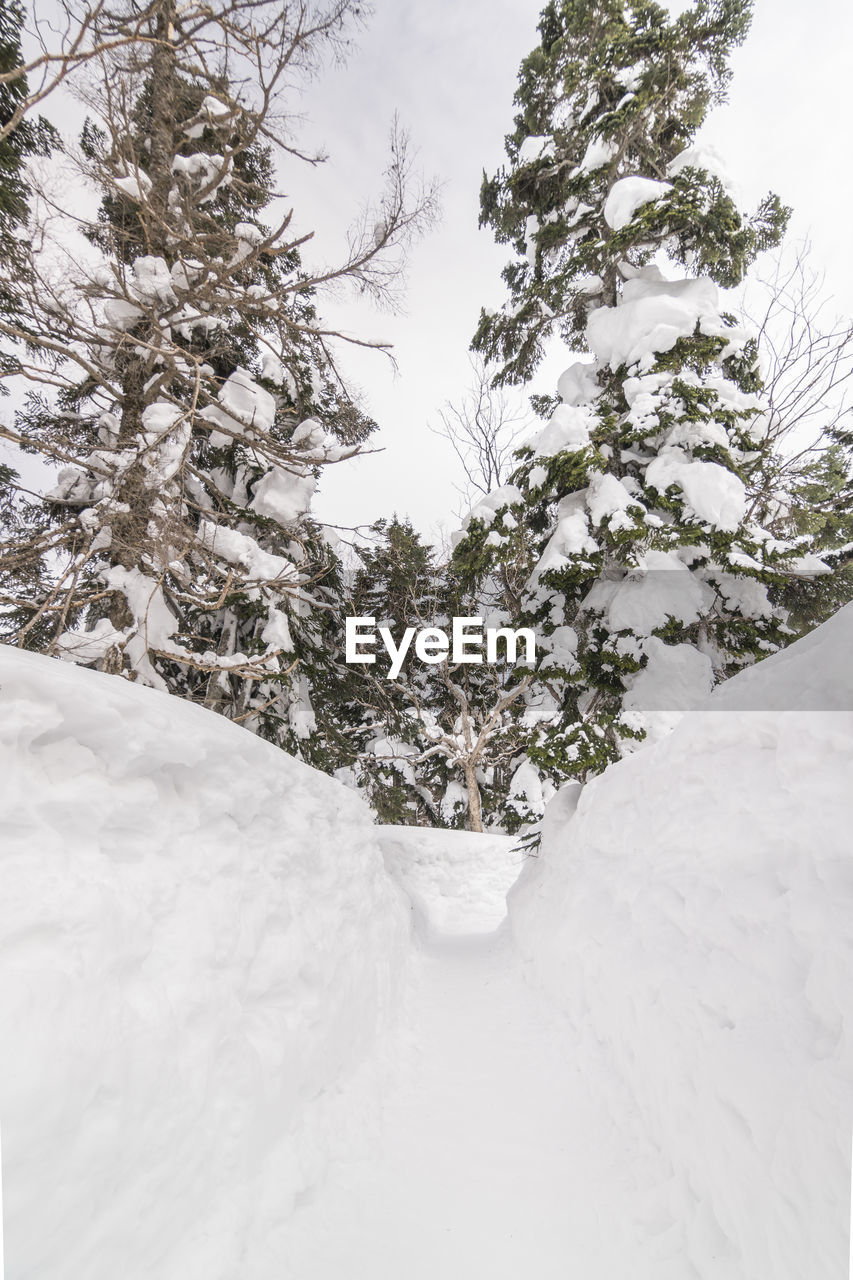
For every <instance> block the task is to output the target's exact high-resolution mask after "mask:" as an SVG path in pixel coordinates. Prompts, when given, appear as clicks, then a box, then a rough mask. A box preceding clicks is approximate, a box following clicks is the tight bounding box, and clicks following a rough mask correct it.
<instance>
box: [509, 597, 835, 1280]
mask: <svg viewBox="0 0 853 1280" xmlns="http://www.w3.org/2000/svg"><path fill="white" fill-rule="evenodd" d="M851 645H853V606H848V607H847V608H846V609H845V610H843V611H842V612H841V613H840V614H838V615H837V616H836V617H835V618H833V619H832V620H831V621H830V622H829V623H827V624H826V625H825V626H823V627H822V628H820V629H819V630H818V631H817V632H815V633H813V634H812V635H811V636H809V637H808V638H807V639H805V640H803V641H800V642H799V643H798V644H796V645H794V646H793V647H792V648H790V649H789V650H787V651H785V652H784V653H781V654H779V655H777V656H774V657H772V658H769V659H767V660H766V661H764V662H762V663H760V664H759V665H758V666H756V667H754V668H752V669H750V670H748V671H746V672H744V673H742V674H741V675H739V676H737V677H735V678H734V679H733V680H731V681H729V682H728V683H727V684H726V685H725V686H724V687H723V688H722V689H721V690H720V691H719V692H717V693H715V694H714V695H713V696H712V697H711V699H710V700H709V701H708V702H707V703H706V704H704V708H703V709H701V710H696V711H692V712H690V713H688V714H687V715H686V716H685V717H684V719H683V720H682V722H681V723H680V724H679V725H678V727H677V728H676V729H675V730H674V732H673V733H672V734H671V735H670V736H669V737H667V738H666V739H664V740H663V741H662V742H660V743H659V744H657V745H655V746H652V747H648V748H645V749H644V750H643V751H642V752H641V753H638V754H637V755H635V756H632V757H630V758H629V759H627V760H624V761H622V762H620V763H619V764H617V765H615V766H613V767H612V768H611V769H609V770H608V771H607V772H606V773H605V774H604V776H603V777H601V778H599V779H598V780H596V781H595V782H592V783H590V784H589V786H587V787H586V788H585V789H584V791H583V793H582V796H581V799H580V804H579V805H578V807H577V812H576V813H574V815H573V814H572V809H573V807H574V804H575V802H576V800H577V789H574V790H573V791H572V792H571V793H569V794H568V795H566V796H565V798H564V797H563V793H562V792H561V793H559V794H558V796H557V797H556V798H555V800H554V801H553V802H552V804H551V805H550V806H549V809H548V810H547V811H546V819H545V822H546V828H545V831H544V835H543V845H542V851H541V854H542V856H541V857H540V858H539V859H537V860H536V861H535V862H531V864H530V867H529V869H528V871H527V872H526V873H525V875H524V877H523V878H522V881H521V882H520V883H519V885H518V887H517V888H516V889H515V890H514V891H513V893H512V894H511V897H510V919H511V922H512V927H513V932H514V936H515V938H516V941H517V944H518V946H519V947H520V948H521V951H522V952H523V954H524V956H525V957H526V962H527V971H528V974H529V976H530V977H531V979H532V980H534V981H535V982H536V983H537V984H538V985H540V986H541V987H543V988H544V989H545V990H546V991H547V992H549V993H550V995H551V997H552V998H553V999H554V1000H555V1001H556V1003H557V1004H558V1006H559V1007H560V1008H561V1009H562V1010H563V1012H564V1014H565V1015H566V1016H567V1018H568V1020H569V1022H570V1024H571V1025H572V1026H573V1028H574V1029H575V1031H576V1037H577V1038H576V1045H575V1052H574V1055H573V1061H574V1062H575V1063H576V1064H577V1065H578V1066H579V1067H580V1069H581V1071H582V1072H583V1073H584V1075H585V1076H586V1077H587V1078H595V1079H596V1081H597V1094H598V1098H599V1100H603V1099H607V1104H608V1106H609V1109H610V1112H611V1116H612V1119H611V1122H610V1123H611V1125H612V1126H613V1128H615V1129H616V1130H617V1131H619V1132H621V1133H622V1135H623V1141H624V1144H625V1150H626V1159H628V1161H629V1164H628V1165H627V1166H626V1169H625V1180H624V1183H623V1185H622V1187H621V1188H620V1191H621V1199H620V1205H619V1212H618V1214H617V1212H616V1211H615V1210H614V1207H613V1206H612V1205H608V1206H606V1207H603V1202H602V1199H601V1197H600V1195H594V1203H595V1205H596V1206H597V1208H598V1209H599V1210H601V1212H602V1219H603V1221H604V1223H605V1224H609V1223H610V1222H614V1223H617V1224H618V1223H621V1222H624V1221H626V1220H629V1221H631V1222H632V1223H633V1226H634V1229H635V1230H636V1232H637V1239H636V1243H635V1248H634V1250H633V1252H632V1253H630V1254H627V1253H626V1255H625V1257H624V1258H623V1260H622V1263H621V1266H617V1267H614V1268H613V1269H612V1270H610V1271H608V1270H607V1269H606V1268H603V1267H602V1268H600V1269H595V1268H592V1269H589V1270H587V1271H586V1272H584V1274H586V1275H588V1276H595V1277H598V1276H599V1275H600V1276H602V1277H610V1276H615V1275H623V1274H625V1275H627V1274H630V1275H631V1276H632V1278H633V1280H652V1278H653V1277H654V1280H670V1278H671V1280H676V1278H679V1280H680V1278H681V1277H685V1276H692V1277H696V1278H697V1280H718V1278H719V1277H724V1278H725V1280H753V1278H754V1277H756V1276H772V1277H773V1280H802V1277H803V1276H811V1275H821V1276H832V1277H836V1276H837V1277H839V1280H840V1278H841V1277H842V1276H845V1275H846V1274H847V1267H848V1225H849V1210H850V1203H849V1193H850V1132H851V1127H853V1039H851V1034H850V1019H849V1010H850V991H851V988H853V877H851V874H850V856H851V854H850V837H849V832H850V827H851V821H853V807H851V793H850V785H849V782H850V777H851V770H853V671H851V667H850V661H849V654H850V649H851ZM608 1136H609V1130H608V1129H605V1130H604V1131H603V1132H602V1134H601V1135H600V1141H601V1142H606V1141H607V1140H608ZM644 1137H645V1138H649V1139H650V1140H651V1143H652V1145H653V1148H654V1149H655V1150H656V1152H657V1154H656V1155H655V1152H654V1150H653V1151H652V1152H651V1154H650V1161H651V1163H650V1167H649V1168H648V1169H647V1171H646V1175H645V1176H644V1177H642V1178H638V1177H637V1176H636V1157H635V1155H634V1151H635V1146H636V1144H637V1143H638V1142H639V1141H641V1140H642V1139H643V1138H644ZM628 1152H631V1155H630V1156H628V1155H627V1153H628Z"/></svg>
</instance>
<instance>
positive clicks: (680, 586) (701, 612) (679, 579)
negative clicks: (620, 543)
mask: <svg viewBox="0 0 853 1280" xmlns="http://www.w3.org/2000/svg"><path fill="white" fill-rule="evenodd" d="M713 604H714V592H713V590H712V588H711V587H710V586H708V584H707V583H706V582H703V581H702V579H701V578H699V577H697V576H696V574H694V573H691V572H690V570H689V569H688V567H687V565H685V564H684V562H683V561H682V560H680V559H679V558H678V556H677V555H676V553H675V552H674V551H646V552H644V553H643V554H642V555H641V556H640V557H638V565H637V568H636V569H633V570H631V571H630V572H627V573H626V574H625V576H624V577H622V578H621V579H615V580H614V579H611V578H599V579H598V580H597V581H596V582H595V583H594V584H593V586H592V588H591V589H590V591H589V594H588V595H587V597H586V599H585V600H584V603H583V607H584V609H586V610H591V611H595V612H597V613H599V614H601V616H602V617H603V618H604V620H605V621H606V623H607V627H608V629H609V630H610V631H632V632H633V633H634V635H637V636H650V635H651V634H652V632H653V631H656V630H657V629H658V628H660V627H665V626H666V624H667V622H668V621H669V620H670V619H671V618H675V619H676V620H677V621H678V622H680V623H682V624H683V625H684V626H689V625H690V624H691V623H694V622H698V621H699V620H700V618H703V617H707V615H708V613H709V612H710V610H711V608H712V607H713Z"/></svg>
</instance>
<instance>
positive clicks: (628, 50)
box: [455, 0, 816, 783]
mask: <svg viewBox="0 0 853 1280" xmlns="http://www.w3.org/2000/svg"><path fill="white" fill-rule="evenodd" d="M749 17H750V4H749V3H748V0H695V3H694V4H693V6H692V7H691V8H690V9H689V10H688V11H687V12H686V13H683V14H681V15H680V16H679V17H677V18H672V17H671V16H670V15H669V13H668V12H667V10H666V9H665V8H663V7H662V6H661V5H658V4H656V3H651V2H649V0H636V2H633V3H632V2H626V0H604V2H603V3H599V0H596V2H595V3H588V2H587V0H553V2H552V3H549V4H548V5H547V6H546V8H545V10H544V11H543V15H542V19H541V21H540V24H539V31H540V35H541V41H540V44H539V45H538V46H537V48H536V49H535V50H534V51H533V53H532V54H531V55H530V56H529V57H528V58H527V59H525V61H524V63H523V64H522V69H521V75H520V79H519V88H518V91H517V94H516V103H517V105H518V107H519V112H518V115H517V116H516V122H515V124H516V127H515V131H514V132H513V134H511V135H510V136H509V137H508V138H507V152H508V155H509V158H510V164H509V166H508V167H507V168H506V169H504V170H502V171H501V172H500V173H499V174H498V175H497V176H496V177H495V178H493V179H488V180H485V181H484V184H483V191H482V220H483V221H484V222H485V223H488V224H489V225H491V226H492V227H493V228H494V229H495V233H496V235H497V238H498V240H499V241H501V242H505V243H510V244H512V246H513V247H514V248H515V250H516V253H517V257H516V259H515V260H514V261H513V262H512V263H511V264H510V265H509V266H508V267H507V269H506V270H505V272H504V278H505V280H506V282H507V284H508V286H509V292H510V298H509V301H508V303H507V304H506V306H505V307H504V309H503V310H502V311H501V312H499V313H497V314H491V315H488V314H485V313H484V315H483V316H482V318H481V322H480V327H479V329H478V331H477V334H476V337H475V339H474V346H475V348H476V349H477V350H479V351H480V352H481V353H483V355H484V356H486V357H487V358H489V359H494V360H497V361H499V362H500V364H501V370H500V373H499V375H498V381H499V382H500V381H505V382H519V381H523V380H525V379H526V378H528V377H529V376H530V374H531V373H532V371H533V369H534V368H535V366H536V364H537V362H538V360H539V358H540V356H541V354H542V351H543V344H544V343H545V341H546V339H547V338H548V337H549V336H551V335H554V334H558V335H559V336H560V337H562V338H563V339H564V340H565V341H566V342H567V343H568V345H569V346H570V347H571V348H572V349H574V350H575V351H578V352H581V351H584V350H589V351H591V352H592V355H593V357H594V359H593V362H592V363H583V362H581V363H576V364H574V365H572V366H571V367H570V368H569V369H568V370H567V371H566V373H565V374H564V375H563V377H562V378H561V379H560V382H559V395H558V396H557V397H556V398H554V399H548V398H544V399H540V400H539V401H538V404H537V407H538V408H539V410H540V412H542V414H543V416H546V417H548V422H547V425H546V426H545V427H544V428H543V429H542V430H541V431H539V432H538V433H537V435H536V436H534V437H533V438H532V439H531V440H530V441H529V442H528V444H527V445H526V446H525V447H524V448H523V449H522V450H521V451H520V452H519V455H518V456H519V465H518V467H517V470H516V472H515V474H514V475H513V477H512V486H511V487H510V489H508V490H505V491H504V493H503V495H502V499H501V500H500V501H498V502H493V503H492V504H491V506H490V509H489V510H488V511H486V512H482V511H481V512H479V513H478V512H476V511H475V513H474V516H473V518H472V519H470V520H469V522H468V527H467V530H466V532H465V536H464V537H463V538H462V540H461V541H460V542H459V545H458V546H457V549H456V555H455V562H456V568H457V571H458V572H459V574H460V575H461V577H462V580H463V581H464V582H465V583H466V584H467V585H468V587H469V588H470V589H471V590H477V588H478V584H481V583H482V582H484V581H486V580H490V581H492V582H493V583H494V582H498V583H500V580H501V575H502V574H504V575H505V576H506V583H505V584H504V585H505V596H504V598H505V603H506V607H507V609H508V612H509V613H510V614H511V616H512V617H513V618H514V620H515V625H530V626H533V627H535V628H536V629H537V631H538V633H539V637H540V644H541V647H542V650H543V656H542V657H541V658H540V661H539V665H538V671H537V684H538V690H539V693H540V694H541V698H542V703H541V705H542V708H543V720H542V722H541V724H540V726H539V728H538V729H537V731H536V734H535V740H534V741H533V742H532V743H531V746H530V749H529V755H530V757H531V758H532V760H533V761H534V762H535V763H536V764H537V766H538V767H539V769H540V770H541V772H542V773H543V774H544V776H546V777H547V778H550V780H551V781H552V782H554V783H558V782H559V781H560V780H562V779H564V778H565V777H567V776H574V777H578V778H580V779H584V778H586V777H588V776H589V775H590V774H593V773H596V772H599V771H600V770H601V769H602V768H604V767H605V765H606V764H607V763H608V762H610V761H612V760H614V759H616V758H618V756H619V755H620V754H622V753H623V752H624V751H625V750H630V749H633V747H634V746H635V744H636V743H637V742H638V741H639V740H642V739H643V738H644V737H645V736H647V734H648V733H649V732H652V733H656V732H660V731H662V730H664V729H665V728H666V727H668V726H669V725H670V724H671V723H672V715H673V713H677V712H678V711H679V710H680V709H683V708H684V707H685V706H686V705H689V704H690V702H691V701H692V700H695V699H697V698H699V697H700V696H702V695H703V694H704V693H705V692H707V691H708V690H709V689H710V687H711V685H712V684H713V683H714V682H715V681H717V680H720V679H723V678H725V677H726V676H728V675H730V674H732V673H733V672H734V671H735V670H737V669H738V668H739V667H740V666H742V665H743V664H745V663H749V662H752V661H755V660H756V659H757V658H760V657H762V656H764V655H765V654H767V653H769V652H772V651H773V650H774V649H775V648H777V647H778V646H779V645H781V644H783V643H784V642H785V641H786V639H787V638H788V636H789V634H790V629H789V628H787V627H786V624H785V615H784V612H783V611H781V610H780V609H778V608H776V607H774V605H773V603H772V601H771V598H770V594H769V592H770V591H771V590H772V589H774V588H776V589H779V588H780V587H781V585H782V583H783V582H784V581H786V580H787V575H788V574H789V573H791V572H805V571H809V570H811V569H813V568H814V567H816V566H815V564H814V561H813V560H809V559H808V557H807V556H806V555H805V552H806V550H807V546H806V544H807V543H808V541H809V540H808V538H803V539H802V540H800V541H798V540H797V539H796V538H794V539H788V540H786V541H780V540H779V539H777V538H774V537H773V536H772V535H771V533H770V532H769V531H768V530H767V529H766V528H764V527H762V526H761V525H760V523H759V522H758V520H757V519H756V518H755V513H754V512H753V511H752V510H751V509H750V504H749V500H748V484H749V477H750V474H751V472H752V470H753V469H754V468H756V467H758V466H759V465H760V464H761V460H762V458H763V456H764V454H765V453H766V451H767V449H768V447H769V445H768V441H767V419H766V414H765V412H764V410H765V406H764V404H763V402H762V399H761V395H760V392H761V383H760V378H759V375H758V372H757V368H756V349H755V343H754V340H753V338H752V337H751V336H750V334H749V333H747V332H745V331H743V330H741V329H739V328H738V327H737V326H736V324H735V322H734V319H733V317H731V316H730V315H728V314H726V313H725V311H724V310H723V309H722V306H721V303H720V299H719V294H718V288H717V286H719V285H721V286H731V285H734V284H736V283H737V282H738V281H739V280H740V278H741V277H742V275H743V273H744V272H745V270H746V269H747V267H748V266H749V264H750V262H751V261H752V260H753V258H754V257H755V255H756V254H757V253H758V252H760V251H761V250H762V249H764V248H767V247H769V246H771V245H773V244H775V243H776V242H777V241H778V240H779V238H780V237H781V235H782V233H783V230H784V226H785V223H786V220H787V211H786V210H785V209H783V208H782V207H781V206H780V204H779V201H778V199H777V198H776V197H775V196H772V195H771V196H768V197H767V198H766V199H765V200H764V201H763V202H762V204H761V206H760V208H759V209H758V211H757V213H756V214H755V215H753V216H752V217H751V218H748V217H746V216H744V215H743V214H741V213H740V212H739V211H738V209H737V208H736V206H735V203H734V200H733V198H732V195H731V194H730V192H729V190H728V187H727V183H726V179H725V175H724V173H723V171H722V168H721V164H720V161H719V158H718V157H717V156H716V155H714V154H713V153H709V152H708V151H706V150H704V149H702V148H700V147H698V146H697V145H696V144H695V142H694V138H695V134H696V132H697V130H698V128H699V127H700V125H701V124H702V122H703V120H704V118H705V115H706V112H707V110H708V108H709V106H710V105H711V104H712V103H713V102H716V101H719V100H720V99H721V98H722V97H723V96H724V92H725V87H726V84H727V82H728V78H729V71H728V67H727V62H728V57H729V54H730V53H731V50H732V49H733V48H734V47H735V46H736V45H737V44H739V43H740V42H741V41H742V40H743V38H744V37H745V34H746V31H747V28H748V24H749ZM664 267H666V268H667V274H665V273H664V270H663V268H664ZM679 267H680V268H681V269H682V271H684V270H685V269H686V271H687V272H688V273H689V274H688V275H687V276H683V277H682V278H671V275H670V274H669V273H671V272H672V270H673V268H675V269H676V270H677V269H678V268H679ZM549 415H550V416H549ZM507 571H509V572H508V573H507ZM519 581H520V583H521V585H520V587H519V586H518V585H517V584H518V583H519ZM512 584H516V585H512ZM509 586H512V590H509V589H506V588H508V587H509ZM547 705H550V717H549V718H548V716H547V713H546V712H545V707H546V706H547Z"/></svg>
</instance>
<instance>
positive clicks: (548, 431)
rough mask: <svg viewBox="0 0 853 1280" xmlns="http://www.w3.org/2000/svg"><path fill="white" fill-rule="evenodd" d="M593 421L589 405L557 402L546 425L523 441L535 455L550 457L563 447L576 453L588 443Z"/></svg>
mask: <svg viewBox="0 0 853 1280" xmlns="http://www.w3.org/2000/svg"><path fill="white" fill-rule="evenodd" d="M595 421H596V420H595V416H594V414H593V411H592V409H591V408H590V406H589V405H581V404H578V405H571V404H558V405H557V407H556V409H555V410H554V412H553V413H552V414H551V417H550V418H549V420H548V425H547V426H545V427H543V428H542V429H541V430H540V431H537V432H535V433H534V435H532V436H531V437H530V439H529V440H526V441H525V442H524V443H525V444H526V445H527V446H528V448H530V449H532V450H533V452H534V453H535V454H537V456H539V457H544V458H550V457H552V456H553V455H554V454H555V453H561V452H562V451H563V450H564V449H565V450H567V451H568V452H570V453H577V452H579V451H580V450H581V449H585V448H586V447H587V445H588V444H589V435H590V431H591V430H592V428H593V426H594V425H595Z"/></svg>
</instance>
